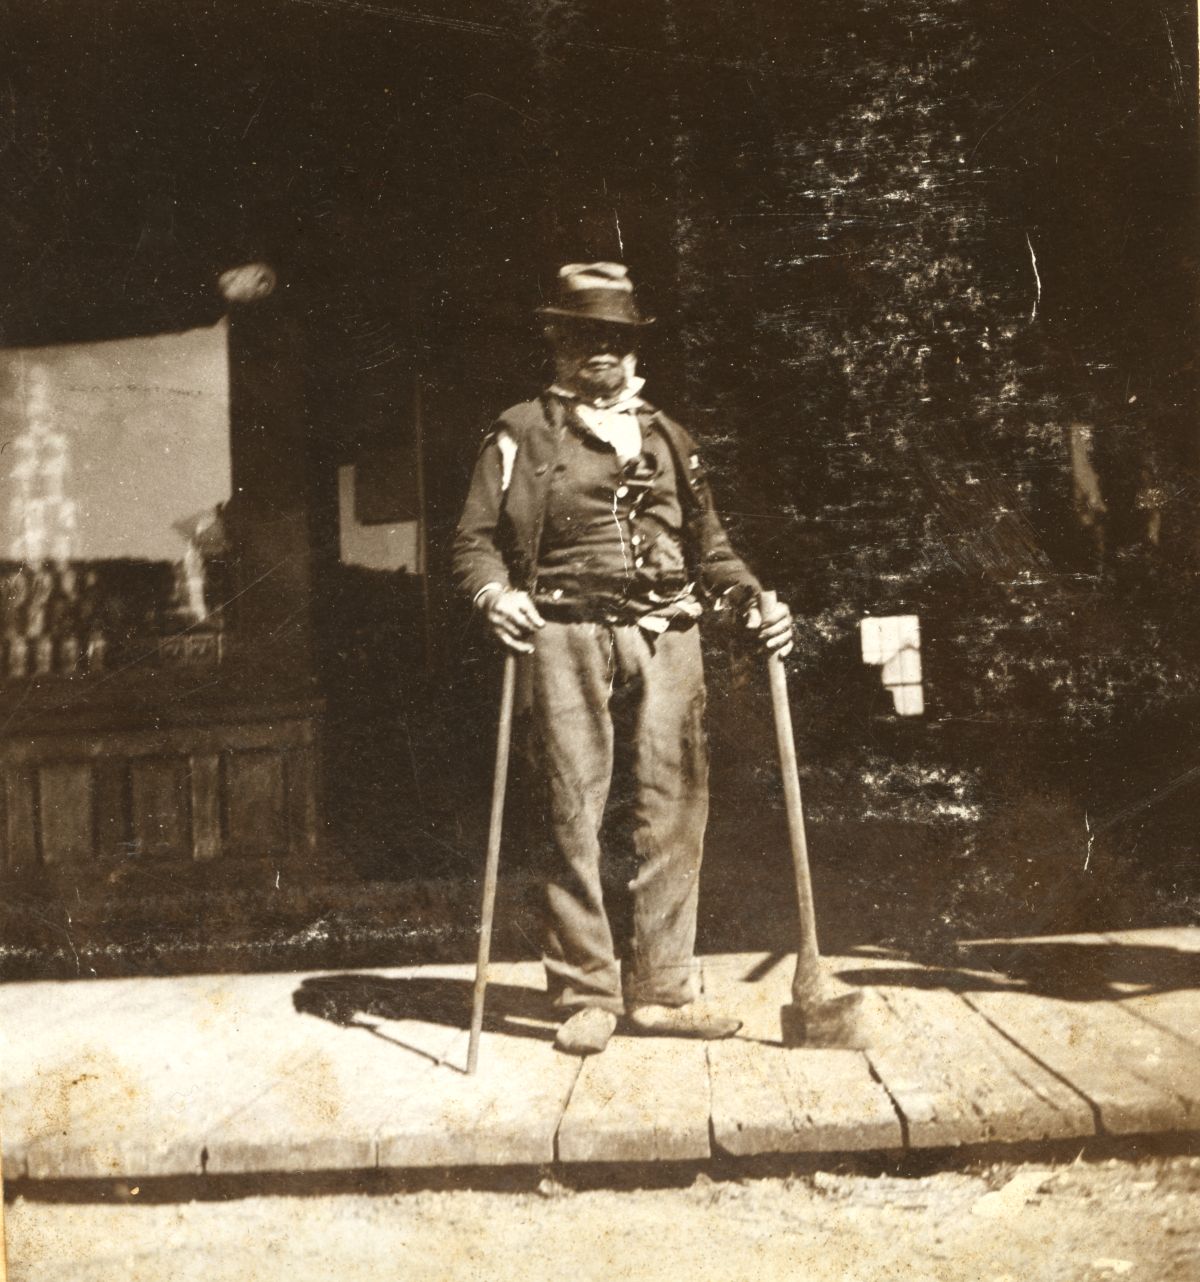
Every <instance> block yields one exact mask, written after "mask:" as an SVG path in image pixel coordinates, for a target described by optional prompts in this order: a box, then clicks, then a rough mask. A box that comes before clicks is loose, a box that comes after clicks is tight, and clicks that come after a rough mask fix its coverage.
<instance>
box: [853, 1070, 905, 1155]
mask: <svg viewBox="0 0 1200 1282" xmlns="http://www.w3.org/2000/svg"><path fill="white" fill-rule="evenodd" d="M863 1059H865V1060H866V1061H867V1072H868V1073H870V1074H871V1077H872V1078H873V1079H874V1080H875V1081H876V1082H878V1083H879V1087H880V1089H881V1090H882V1091H883V1093H884V1094H885V1095H886V1096H887V1097H888V1102H889V1103H890V1104H891V1106H892V1111H893V1112H894V1113H895V1114H896V1121H897V1122H899V1123H900V1147H901V1148H905V1149H909V1148H912V1143H911V1142H910V1140H909V1134H908V1118H907V1117H905V1116H904V1110H903V1109H902V1108H901V1107H900V1102H899V1101H898V1100H897V1099H896V1097H895V1096H894V1095H893V1094H892V1092H891V1091H890V1090H888V1085H887V1082H885V1081H884V1080H883V1078H882V1077H881V1076H880V1074H879V1070H878V1069H877V1068H876V1067H875V1062H874V1060H872V1058H871V1052H870V1051H866V1052H865V1053H864V1054H863Z"/></svg>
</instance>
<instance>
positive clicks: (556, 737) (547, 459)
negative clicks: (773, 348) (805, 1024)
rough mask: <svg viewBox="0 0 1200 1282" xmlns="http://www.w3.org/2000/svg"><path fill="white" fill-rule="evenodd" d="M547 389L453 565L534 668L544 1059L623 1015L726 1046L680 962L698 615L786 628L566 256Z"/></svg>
mask: <svg viewBox="0 0 1200 1282" xmlns="http://www.w3.org/2000/svg"><path fill="white" fill-rule="evenodd" d="M540 312H541V315H542V316H543V317H544V318H545V320H546V328H545V333H546V337H547V338H548V339H549V341H550V344H551V347H552V349H553V355H554V364H555V382H554V383H553V385H552V386H551V387H550V388H548V389H547V391H546V392H545V393H544V394H543V395H542V396H541V397H540V398H539V399H538V400H535V401H526V402H523V403H522V404H519V405H514V406H513V407H512V408H511V409H509V410H506V411H505V412H504V413H503V414H502V415H501V416H500V418H499V419H498V420H497V422H496V423H495V425H494V426H493V428H492V430H491V432H490V433H489V435H488V437H487V439H486V441H485V442H484V446H483V449H482V451H481V453H480V456H479V459H478V462H477V464H476V467H475V472H474V475H473V477H472V481H471V488H470V493H469V496H468V498H467V502H466V505H465V507H464V510H463V514H462V519H461V520H460V522H459V527H458V532H457V535H456V539H455V546H454V570H455V576H456V578H457V580H458V582H459V585H460V587H461V588H462V589H463V590H464V591H465V592H466V593H467V594H468V595H469V596H470V597H471V599H472V600H473V601H474V603H475V606H476V608H477V609H478V611H479V612H480V614H482V615H483V617H484V618H485V619H486V621H487V623H488V624H489V625H490V627H491V629H492V631H493V633H494V634H495V636H496V638H497V639H498V640H499V641H500V642H501V643H502V644H503V645H505V646H507V647H508V648H509V649H511V650H514V651H516V652H517V653H518V654H522V655H525V656H528V657H527V658H526V659H525V665H526V670H525V673H524V678H525V681H526V683H527V685H526V688H527V691H528V698H529V704H530V713H531V724H530V730H531V737H532V743H531V748H532V751H533V754H534V757H535V760H536V762H537V763H538V767H539V770H540V773H541V775H542V776H543V777H544V779H545V780H546V783H547V786H548V793H549V795H548V805H549V816H550V825H551V830H552V836H553V842H554V848H555V856H554V858H555V863H554V867H553V869H552V870H551V872H550V875H549V877H548V881H547V886H546V907H547V918H548V931H547V938H546V943H545V955H544V961H545V967H546V976H547V987H548V990H549V993H550V996H551V999H552V1001H553V1002H554V1003H555V1004H556V1005H557V1006H558V1007H560V1008H562V1009H564V1010H566V1011H568V1012H572V1013H571V1014H570V1017H569V1018H568V1019H567V1020H566V1022H565V1023H564V1024H563V1025H562V1026H561V1028H560V1029H559V1032H558V1036H557V1038H556V1045H557V1046H558V1047H559V1048H560V1049H561V1050H564V1051H568V1052H571V1053H574V1054H594V1053H596V1052H598V1051H601V1050H603V1049H604V1047H605V1045H606V1044H607V1042H608V1039H609V1038H610V1037H611V1036H612V1033H613V1031H614V1030H615V1028H616V1024H617V1017H618V1015H621V1014H625V1015H627V1016H628V1020H629V1023H630V1024H631V1025H632V1027H633V1029H634V1030H636V1031H639V1032H643V1033H651V1034H667V1035H680V1036H691V1037H710V1038H711V1037H727V1036H730V1035H732V1034H733V1033H735V1032H736V1031H737V1029H738V1027H739V1025H738V1023H737V1021H736V1020H732V1019H729V1018H727V1017H724V1016H722V1015H721V1014H720V1013H719V1012H718V1011H716V1010H714V1009H712V1008H711V1007H708V1006H706V1005H705V1004H703V1003H701V1002H699V1001H697V1000H696V991H695V986H694V979H693V970H694V964H693V958H692V953H693V947H694V943H695V935H696V910H697V888H698V881H699V872H700V859H701V852H702V847H703V842H704V829H705V824H706V822H707V814H708V760H707V746H706V742H705V736H704V727H703V724H702V717H703V711H704V678H703V672H702V668H701V658H700V638H699V629H698V628H697V626H696V624H697V620H698V619H699V618H700V615H701V613H702V612H703V609H704V607H705V606H706V605H712V606H715V607H716V608H722V607H726V608H732V609H734V610H737V611H738V612H739V613H740V614H741V616H742V618H743V620H744V622H745V624H746V625H747V627H748V628H749V629H750V630H751V632H752V634H753V635H754V636H755V637H756V638H757V641H758V643H759V644H760V645H761V646H762V647H763V648H764V649H765V650H767V651H775V652H778V653H780V654H786V653H788V651H790V649H791V635H792V620H791V615H790V614H789V612H788V610H787V608H786V606H783V605H779V606H777V607H775V608H774V609H772V610H770V611H769V612H767V614H766V616H765V617H764V616H763V614H762V612H761V611H760V608H759V604H758V596H759V590H760V589H759V584H758V581H757V580H756V579H755V578H754V576H753V575H752V574H751V573H750V571H749V570H748V569H747V568H746V566H745V565H744V564H743V562H742V561H741V560H740V559H739V558H738V556H737V555H736V554H735V553H734V551H733V549H732V548H731V547H730V544H729V540H728V538H727V537H726V534H725V531H724V529H723V528H722V525H721V522H720V520H719V519H718V517H717V515H716V513H715V511H714V510H713V505H712V498H711V495H710V492H709V488H708V485H707V483H706V481H705V479H704V473H703V469H702V466H701V463H700V458H699V455H698V453H697V450H696V446H695V444H694V442H693V441H692V440H691V439H690V438H689V437H688V435H687V433H686V432H685V431H684V430H683V428H681V427H680V426H679V425H678V424H677V423H674V422H672V420H670V419H669V418H667V417H666V415H664V414H662V413H661V412H659V411H658V410H656V409H655V408H654V407H653V406H652V405H650V404H649V402H647V401H646V400H645V399H644V398H643V396H642V394H641V393H642V388H643V380H642V379H641V378H639V377H637V375H636V372H635V370H636V357H635V351H636V338H637V334H638V331H639V329H640V328H641V326H643V325H645V324H649V323H650V322H648V321H644V320H643V319H642V318H641V316H640V315H639V313H638V311H637V307H636V304H635V301H634V295H633V286H632V284H631V282H630V280H629V276H628V273H627V271H626V269H625V268H624V267H623V266H621V265H620V264H618V263H587V264H582V263H571V264H569V265H567V266H566V267H563V268H562V270H561V271H560V272H559V276H558V297H557V298H556V300H555V302H554V303H553V304H552V305H551V306H548V307H543V308H541V309H540ZM614 702H617V703H620V704H621V705H622V708H623V711H624V712H625V713H626V714H627V717H628V726H629V728H628V736H629V743H628V744H627V745H626V746H627V747H628V748H629V750H630V752H631V757H632V769H633V780H634V791H635V796H634V807H633V823H634V833H633V839H634V851H635V854H636V856H637V861H638V871H637V874H636V876H635V877H634V878H633V881H632V882H631V883H630V889H631V891H632V895H633V938H632V941H631V948H630V951H629V954H628V956H627V957H626V958H625V963H624V967H623V970H622V968H621V967H619V966H618V963H617V960H616V953H615V950H614V943H613V934H612V930H611V927H610V925H609V920H608V915H607V913H606V911H605V905H604V900H603V895H602V891H601V880H600V858H601V850H600V829H601V825H602V822H603V819H604V811H605V806H606V804H607V800H608V793H609V788H610V785H611V782H612V769H613V741H614V730H613V727H614V721H613V711H614V707H613V705H614Z"/></svg>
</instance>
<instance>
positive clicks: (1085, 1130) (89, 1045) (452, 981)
mask: <svg viewBox="0 0 1200 1282" xmlns="http://www.w3.org/2000/svg"><path fill="white" fill-rule="evenodd" d="M830 966H831V970H833V972H834V973H835V974H838V975H840V976H841V977H842V980H843V981H844V982H846V983H849V984H853V985H858V986H862V987H864V988H866V989H867V1002H866V1005H867V1018H868V1032H869V1037H870V1047H869V1049H867V1050H866V1051H863V1052H857V1051H834V1050H785V1049H784V1048H783V1047H782V1046H780V1045H779V1043H778V1038H779V1007H780V1005H781V1003H782V1002H783V1001H785V1000H786V997H787V987H788V981H789V979H790V971H791V958H781V957H773V956H764V955H756V956H718V957H708V958H705V959H704V960H703V980H704V986H705V989H706V991H707V992H708V993H710V994H712V995H713V996H714V997H718V998H720V999H721V1000H723V1001H725V1002H728V1004H729V1005H730V1006H731V1007H733V1008H735V1009H736V1010H737V1011H738V1012H739V1013H740V1014H741V1016H742V1018H743V1019H744V1021H745V1026H744V1028H743V1030H742V1032H741V1034H739V1036H738V1037H737V1038H735V1039H733V1040H731V1041H727V1042H720V1043H709V1044H705V1043H700V1042H687V1041H678V1040H666V1039H660V1038H643V1037H630V1036H621V1035H618V1036H617V1037H616V1038H614V1040H613V1041H612V1043H611V1044H610V1046H609V1049H608V1050H607V1051H606V1052H605V1053H604V1054H603V1055H601V1056H597V1057H594V1058H591V1059H588V1060H586V1061H582V1062H581V1061H579V1060H576V1059H573V1058H569V1057H567V1056H563V1055H560V1054H559V1053H557V1052H556V1051H555V1050H554V1048H553V1045H552V1037H553V1029H554V1025H553V1024H552V1023H551V1022H550V1021H549V1020H548V1018H547V1012H546V1010H545V1009H544V1007H543V1004H542V997H541V993H540V989H541V974H540V968H539V967H538V966H537V965H535V964H533V963H518V964H509V965H498V966H495V967H494V968H493V987H492V989H491V998H490V1011H489V1019H488V1023H487V1027H486V1031H485V1034H484V1040H483V1045H482V1051H481V1056H480V1069H479V1073H478V1074H477V1075H476V1076H475V1077H467V1076H466V1075H465V1074H464V1072H463V1071H462V1066H463V1064H464V1063H465V1059H466V1042H467V1034H466V1032H465V1025H466V1017H467V1011H468V1004H469V993H470V978H471V970H470V968H469V967H465V966H426V967H418V968H403V969H396V970H383V971H369V972H333V973H328V972H324V973H320V974H275V975H235V976H229V975H220V976H194V977H186V978H173V979H127V980H81V981H78V982H70V983H61V982H48V983H23V984H10V985H6V986H2V987H0V1036H2V1037H3V1063H2V1068H0V1089H2V1090H3V1099H2V1111H0V1137H2V1140H3V1150H4V1172H5V1175H7V1176H9V1177H10V1178H11V1177H26V1178H30V1179H48V1178H63V1177H77V1178H78V1177H82V1178H116V1177H131V1178H138V1177H141V1178H144V1177H148V1176H154V1175H185V1174H200V1173H203V1172H209V1173H212V1174H217V1173H229V1172H251V1171H263V1172H283V1171H299V1170H336V1169H362V1168H371V1167H376V1166H379V1167H391V1168H404V1167H429V1166H455V1165H471V1166H494V1165H512V1164H535V1165H536V1164H549V1163H554V1162H563V1163H575V1162H630V1161H633V1162H646V1161H671V1160H697V1159H699V1160H703V1159H705V1158H708V1157H710V1156H713V1155H714V1154H716V1153H728V1154H733V1155H737V1156H748V1155H754V1154H768V1153H815V1152H846V1151H854V1150H858V1151H862V1150H880V1151H888V1150H900V1149H903V1148H931V1147H942V1146H959V1145H973V1144H982V1143H1001V1144H1003V1143H1017V1142H1022V1143H1024V1142H1029V1141H1038V1140H1049V1139H1063V1138H1069V1137H1078V1138H1081V1139H1082V1138H1085V1137H1089V1136H1094V1135H1097V1134H1113V1135H1121V1134H1144V1133H1154V1132H1167V1131H1198V1130H1200V929H1169V930H1168V929H1163V930H1148V931H1135V932H1127V933H1124V934H1120V935H1078V936H1070V937H1058V938H1053V939H1040V940H1039V939H1030V940H983V941H973V942H969V943H964V944H963V945H962V946H961V947H960V949H959V952H958V955H957V957H956V959H955V962H954V964H953V965H952V966H941V967H936V966H922V965H919V964H917V963H915V962H912V961H906V960H901V959H897V958H894V957H889V956H885V955H881V954H879V953H872V952H865V953H864V954H863V955H859V956H847V957H840V958H835V959H833V960H832V961H831V963H830Z"/></svg>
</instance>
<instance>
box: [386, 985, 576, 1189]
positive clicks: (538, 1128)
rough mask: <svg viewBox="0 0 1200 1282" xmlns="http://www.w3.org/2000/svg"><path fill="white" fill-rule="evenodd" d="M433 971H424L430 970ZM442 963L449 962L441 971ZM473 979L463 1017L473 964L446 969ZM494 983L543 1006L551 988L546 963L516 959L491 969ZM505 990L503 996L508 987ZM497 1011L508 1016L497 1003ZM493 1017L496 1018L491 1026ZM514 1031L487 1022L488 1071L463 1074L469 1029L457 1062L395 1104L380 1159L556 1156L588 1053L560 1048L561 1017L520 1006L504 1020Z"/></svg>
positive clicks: (497, 1162)
mask: <svg viewBox="0 0 1200 1282" xmlns="http://www.w3.org/2000/svg"><path fill="white" fill-rule="evenodd" d="M428 969H429V968H425V970H423V972H422V973H428ZM439 969H440V968H439ZM446 973H447V974H450V975H455V976H457V977H458V978H459V980H460V982H461V983H462V985H463V1004H462V1013H463V1022H464V1023H465V1022H466V1015H467V1012H468V1010H469V983H470V978H471V976H472V974H473V971H472V969H471V968H470V967H456V968H446ZM490 975H491V981H492V983H493V984H495V985H497V986H502V987H504V988H506V989H507V990H508V994H509V999H510V1000H511V998H512V997H513V996H518V997H519V996H520V994H521V992H522V991H526V992H528V994H529V997H530V1000H529V1001H527V1002H522V1003H521V1004H522V1006H528V1007H529V1008H530V1009H533V1010H536V1008H537V1004H538V1002H539V1001H540V994H541V991H542V989H543V987H544V980H543V977H542V973H541V967H540V966H538V965H536V964H535V963H531V962H527V963H514V964H507V965H497V966H493V967H492V968H491V972H490ZM498 995H499V994H498ZM491 1009H492V1011H493V1018H496V1017H498V1016H500V1014H501V1013H502V1010H501V1004H500V1002H495V1003H493V1006H492V1008H491ZM491 1025H492V1019H491V1018H490V1019H489V1029H490V1028H491ZM501 1027H502V1028H507V1029H510V1030H511V1031H507V1032H505V1031H489V1029H485V1031H484V1034H483V1037H482V1040H481V1043H480V1048H479V1069H478V1072H477V1073H476V1074H475V1075H474V1076H472V1077H468V1076H467V1075H466V1073H465V1072H464V1071H463V1069H464V1068H465V1065H466V1056H467V1034H466V1032H465V1031H459V1032H458V1033H457V1034H456V1036H455V1039H454V1041H453V1043H452V1044H451V1046H450V1048H449V1050H448V1051H447V1054H446V1058H447V1060H448V1063H447V1064H446V1065H445V1066H444V1067H440V1068H438V1069H437V1071H436V1072H435V1073H434V1074H432V1075H431V1076H430V1077H428V1078H426V1079H425V1082H424V1083H423V1086H422V1090H421V1092H420V1094H419V1095H413V1096H409V1097H408V1098H406V1099H404V1100H403V1101H401V1102H400V1103H399V1104H398V1106H397V1107H396V1108H394V1109H393V1110H392V1113H391V1114H390V1115H389V1117H388V1118H387V1119H386V1120H385V1121H384V1122H383V1124H382V1125H381V1126H380V1129H379V1133H378V1160H379V1164H380V1166H387V1167H393V1166H442V1165H480V1166H505V1165H530V1164H533V1165H536V1164H540V1163H547V1162H552V1161H553V1160H554V1137H555V1133H556V1131H557V1130H558V1126H559V1122H560V1120H561V1118H562V1116H563V1109H564V1108H565V1107H566V1104H567V1100H568V1098H569V1097H570V1096H571V1092H572V1087H573V1086H574V1085H575V1082H576V1078H577V1076H578V1074H579V1060H578V1059H577V1058H576V1057H574V1056H571V1055H562V1054H560V1053H559V1052H558V1051H556V1050H555V1049H554V1046H553V1037H554V1029H555V1024H554V1022H553V1021H552V1020H551V1019H550V1018H549V1017H548V1013H547V1015H546V1016H545V1017H538V1016H536V1015H529V1014H523V1013H518V1014H517V1015H514V1016H512V1017H510V1018H507V1019H503V1020H501Z"/></svg>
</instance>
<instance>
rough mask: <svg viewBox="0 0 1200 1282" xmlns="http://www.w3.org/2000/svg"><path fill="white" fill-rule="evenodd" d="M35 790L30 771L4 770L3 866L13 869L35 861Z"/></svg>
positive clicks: (36, 853) (36, 850)
mask: <svg viewBox="0 0 1200 1282" xmlns="http://www.w3.org/2000/svg"><path fill="white" fill-rule="evenodd" d="M36 789H37V782H36V779H35V776H34V773H33V771H32V770H26V769H12V768H10V769H8V770H6V771H5V772H4V856H5V866H6V867H7V868H8V869H9V870H10V871H13V872H16V871H18V870H20V869H24V868H32V867H34V866H35V865H36V864H37V863H38V862H39V857H38V841H37V791H36Z"/></svg>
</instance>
